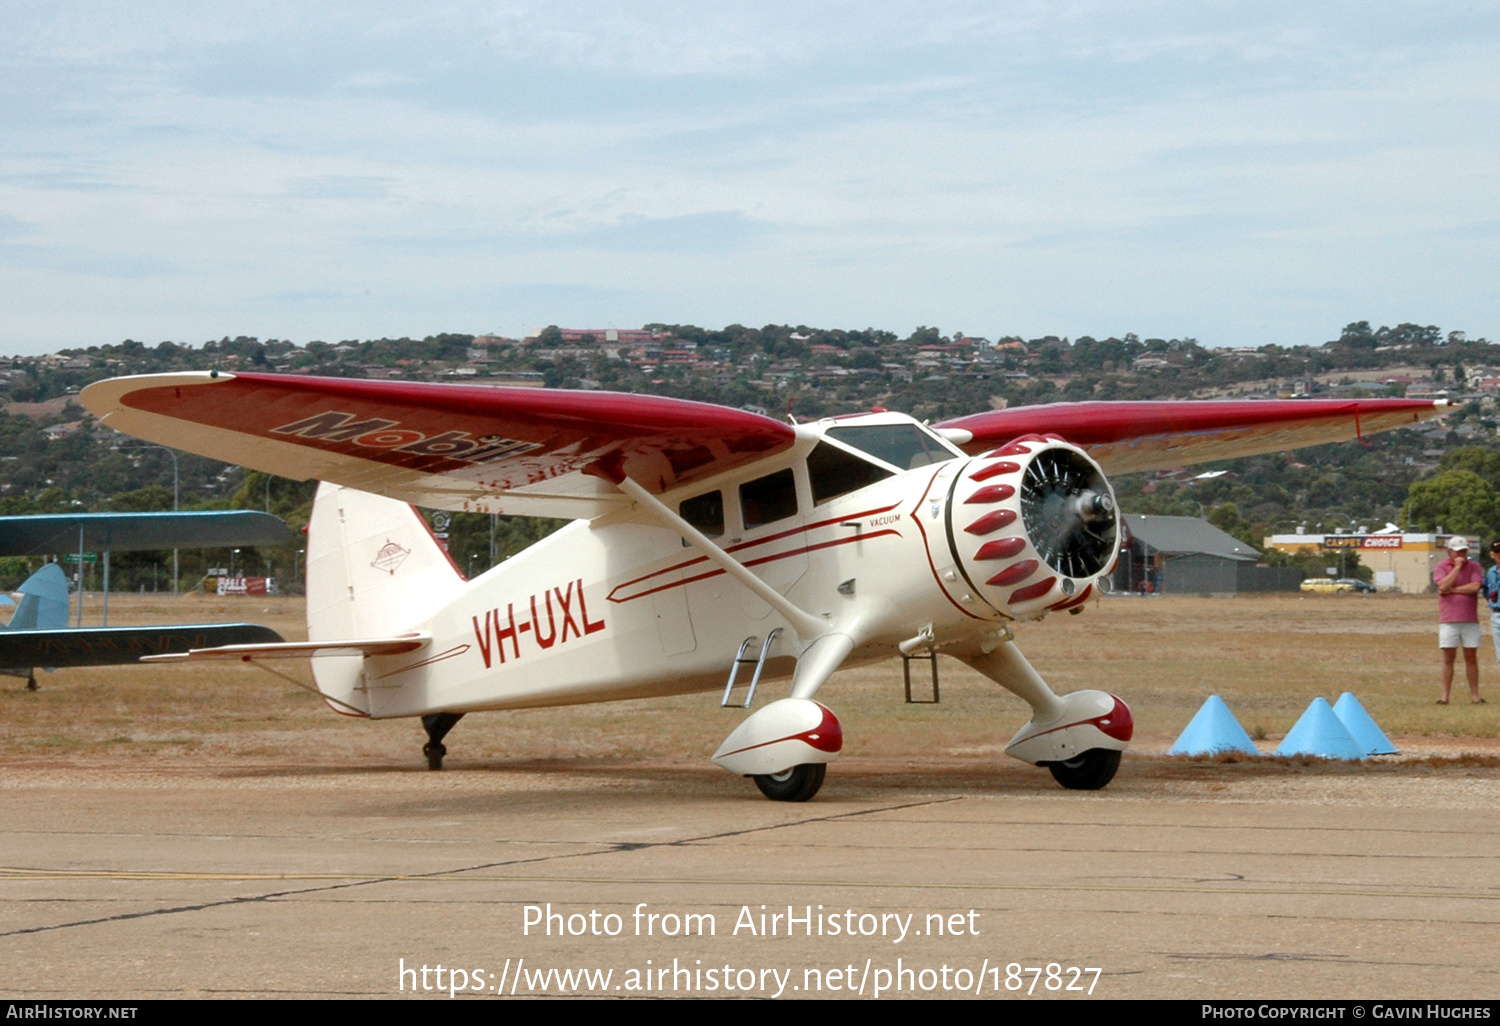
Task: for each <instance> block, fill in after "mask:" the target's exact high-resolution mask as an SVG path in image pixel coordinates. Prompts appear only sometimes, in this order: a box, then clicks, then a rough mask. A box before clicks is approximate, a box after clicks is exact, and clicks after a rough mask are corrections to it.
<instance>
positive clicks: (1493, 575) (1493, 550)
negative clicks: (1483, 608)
mask: <svg viewBox="0 0 1500 1026" xmlns="http://www.w3.org/2000/svg"><path fill="white" fill-rule="evenodd" d="M1481 594H1482V595H1484V600H1485V601H1486V602H1488V603H1489V606H1490V638H1491V639H1493V641H1494V642H1495V661H1496V662H1497V663H1500V538H1496V539H1495V540H1494V541H1492V542H1490V568H1489V569H1488V570H1486V571H1485V572H1484V590H1483V591H1482V592H1481Z"/></svg>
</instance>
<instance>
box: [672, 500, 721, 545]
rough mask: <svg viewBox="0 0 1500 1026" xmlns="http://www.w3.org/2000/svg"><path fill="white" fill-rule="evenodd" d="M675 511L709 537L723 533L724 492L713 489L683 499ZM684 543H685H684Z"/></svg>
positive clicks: (715, 536)
mask: <svg viewBox="0 0 1500 1026" xmlns="http://www.w3.org/2000/svg"><path fill="white" fill-rule="evenodd" d="M677 512H678V513H679V514H680V515H681V516H682V519H684V520H686V521H687V522H688V523H690V524H692V525H693V526H694V527H696V528H697V529H698V530H700V531H702V532H703V533H704V534H706V535H708V536H709V537H710V538H717V537H719V535H721V534H723V533H724V493H723V492H718V491H713V492H704V493H703V494H702V495H695V496H693V497H692V498H691V499H685V500H683V503H682V505H681V506H678V507H677ZM684 544H685V543H684Z"/></svg>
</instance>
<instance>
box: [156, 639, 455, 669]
mask: <svg viewBox="0 0 1500 1026" xmlns="http://www.w3.org/2000/svg"><path fill="white" fill-rule="evenodd" d="M431 640H432V635H430V634H400V635H397V636H396V637H394V638H352V639H350V640H347V641H283V642H281V643H280V644H272V645H220V646H218V647H217V648H195V649H192V650H191V651H187V652H173V653H170V654H166V655H158V656H151V657H149V658H147V659H143V660H141V661H142V662H152V663H164V662H169V661H174V660H182V659H194V660H196V659H238V660H240V661H242V662H249V661H250V660H252V659H310V658H316V657H318V656H352V655H360V656H372V655H401V654H402V653H403V652H415V651H416V650H417V649H419V648H421V647H422V646H423V645H425V644H427V643H428V642H429V641H431Z"/></svg>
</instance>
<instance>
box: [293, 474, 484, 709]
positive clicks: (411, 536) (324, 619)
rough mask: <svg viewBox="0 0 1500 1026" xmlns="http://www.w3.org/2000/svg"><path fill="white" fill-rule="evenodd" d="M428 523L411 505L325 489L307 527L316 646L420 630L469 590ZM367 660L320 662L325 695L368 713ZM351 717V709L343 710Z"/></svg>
mask: <svg viewBox="0 0 1500 1026" xmlns="http://www.w3.org/2000/svg"><path fill="white" fill-rule="evenodd" d="M464 583H465V582H464V579H463V577H462V575H460V574H459V572H458V569H457V567H455V566H454V565H453V561H452V560H450V559H449V558H448V554H447V553H446V552H444V551H443V549H442V548H441V547H440V546H439V545H438V543H437V539H436V538H434V537H433V536H432V532H431V531H429V530H428V529H427V523H426V521H424V520H423V519H422V518H421V516H420V515H419V514H418V513H417V511H416V510H415V509H413V508H412V507H411V506H409V505H407V504H406V503H404V502H398V501H396V500H395V499H387V498H385V497H383V496H379V495H371V494H369V493H368V492H361V491H356V490H355V489H353V488H345V487H342V486H340V485H333V484H328V483H326V482H325V483H323V484H320V485H319V486H318V492H317V495H316V497H315V498H314V499H313V509H312V519H311V520H310V521H309V522H308V525H307V637H308V640H309V641H339V640H349V639H356V638H383V637H391V636H394V635H397V634H401V633H403V632H406V631H410V630H413V629H414V628H415V627H416V626H417V625H419V624H421V623H422V621H424V620H425V619H426V618H427V617H428V616H430V615H431V614H432V613H433V612H434V611H436V610H437V609H438V608H440V607H441V606H443V605H445V604H446V603H448V602H449V601H451V600H452V599H453V597H454V596H455V595H457V594H458V592H459V591H460V590H462V588H463V587H464ZM363 669H364V660H363V659H362V658H360V657H358V656H355V657H327V656H321V657H318V658H316V659H314V660H313V673H314V676H315V677H316V679H317V681H318V686H319V688H320V689H321V690H322V691H323V692H324V693H325V694H328V695H330V696H332V697H334V698H336V699H338V700H339V701H341V702H347V703H348V704H350V705H353V706H356V707H358V708H361V709H368V708H369V705H368V702H367V701H366V696H365V693H364V691H363ZM341 711H346V710H341Z"/></svg>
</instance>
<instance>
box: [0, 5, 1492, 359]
mask: <svg viewBox="0 0 1500 1026" xmlns="http://www.w3.org/2000/svg"><path fill="white" fill-rule="evenodd" d="M0 38H3V39H5V40H6V44H5V45H4V46H3V47H0V353H7V354H11V353H14V354H29V353H44V352H51V351H54V350H56V349H59V348H64V347H74V346H87V345H97V344H104V343H108V342H118V341H120V340H122V339H125V338H134V339H137V340H139V341H143V342H147V343H149V344H155V343H157V342H160V341H163V340H173V341H177V342H188V343H194V344H198V343H201V342H202V341H204V340H207V339H212V338H219V337H222V336H225V335H230V336H235V335H255V336H259V337H261V338H283V339H291V340H293V341H297V342H307V341H310V340H312V339H323V340H325V341H335V340H343V339H355V338H371V337H380V336H392V337H395V336H401V335H409V336H413V337H420V336H424V335H429V334H434V333H437V332H443V331H454V332H466V333H484V332H497V333H500V334H506V335H520V334H524V333H526V332H527V331H529V330H533V329H535V328H537V327H540V326H544V325H547V324H553V323H555V324H559V325H562V326H564V327H576V328H605V327H638V326H640V325H642V324H644V323H649V322H667V323H693V324H699V325H703V326H706V327H712V328H717V327H722V326H724V325H726V324H731V323H741V324H747V325H752V326H759V325H762V324H768V323H777V324H782V323H785V324H793V325H796V324H806V325H811V326H815V327H825V328H831V327H843V328H863V327H868V326H873V327H877V328H884V329H887V330H891V331H896V332H898V333H900V334H903V335H904V334H905V333H907V332H908V331H910V330H911V329H912V328H914V327H916V326H918V325H932V326H937V327H940V328H941V329H942V330H943V331H944V332H946V333H952V332H956V331H963V332H967V333H969V334H973V335H983V336H987V337H991V338H994V337H998V336H1000V335H1005V334H1019V335H1022V336H1024V337H1037V336H1041V335H1048V334H1055V335H1063V336H1068V337H1073V338H1076V337H1078V336H1080V335H1094V336H1097V337H1105V336H1109V335H1123V334H1125V333H1126V332H1135V333H1136V334H1138V335H1140V336H1141V337H1143V338H1149V337H1162V338H1182V337H1192V338H1196V339H1197V340H1198V341H1199V342H1201V343H1203V344H1205V345H1225V346H1245V345H1254V346H1258V345H1264V344H1267V343H1278V344H1283V345H1292V344H1301V343H1314V344H1316V343H1319V342H1322V341H1325V340H1327V339H1331V338H1335V337H1337V335H1338V332H1339V329H1340V328H1342V327H1343V325H1345V324H1346V323H1348V322H1350V321H1354V320H1368V321H1370V322H1372V323H1373V324H1375V325H1377V326H1378V325H1380V324H1396V323H1399V322H1402V321H1414V322H1417V323H1421V324H1436V325H1438V326H1439V327H1441V328H1442V329H1443V330H1445V331H1448V330H1462V331H1466V332H1467V333H1468V334H1469V335H1470V336H1471V337H1474V336H1484V337H1487V338H1491V339H1494V340H1500V316H1497V308H1496V303H1495V301H1494V286H1495V283H1496V281H1497V277H1500V246H1497V243H1500V188H1497V184H1500V130H1497V129H1500V109H1497V108H1500V60H1497V54H1500V45H1497V44H1500V11H1497V4H1496V3H1490V2H1485V3H1422V2H1414V0H1399V2H1394V3H1388V2H1382V0H1372V2H1369V3H1364V4H1344V3H1340V4H1320V3H1307V2H1300V3H1253V4H1240V3H1234V2H1215V3H1204V2H1203V0H1192V2H1162V3H1126V2H1118V0H1116V2H1107V3H1105V2H1100V3H1094V2H1077V0H1048V2H1038V3H1029V2H1024V3H1023V2H1004V0H984V2H967V0H954V2H944V0H923V2H920V3H917V2H910V3H907V2H886V0H859V2H857V3H853V2H842V0H822V2H820V3H816V4H807V3H802V2H798V3H792V2H781V0H766V2H761V3H756V2H750V0H736V2H733V3H729V2H719V0H691V2H677V0H634V2H621V0H607V2H592V0H548V2H545V3H526V2H520V3H502V2H488V3H467V2H465V3H444V2H442V0H431V2H428V3H424V4H420V5H415V4H408V3H400V4H393V3H380V2H371V0H361V2H359V3H341V2H337V0H324V2H319V3H315V4H307V3H298V2H280V3H254V2H246V3H240V4H233V5H225V4H221V3H213V4H209V3H202V4H199V3H161V2H157V3H153V2H149V0H137V2H133V3H128V4H125V3H119V4H116V3H106V2H98V3H87V4H78V3H69V2H66V0H57V2H52V3H48V4H34V3H29V2H25V0H0Z"/></svg>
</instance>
